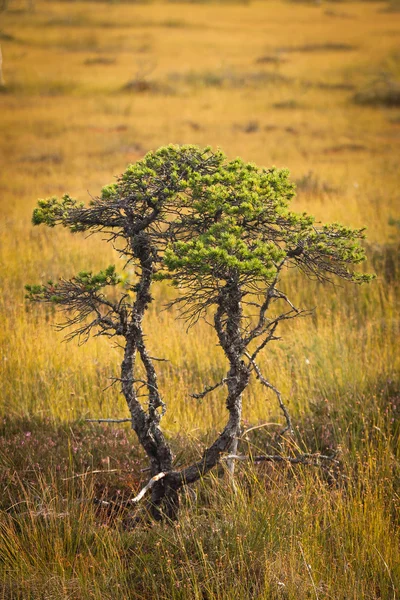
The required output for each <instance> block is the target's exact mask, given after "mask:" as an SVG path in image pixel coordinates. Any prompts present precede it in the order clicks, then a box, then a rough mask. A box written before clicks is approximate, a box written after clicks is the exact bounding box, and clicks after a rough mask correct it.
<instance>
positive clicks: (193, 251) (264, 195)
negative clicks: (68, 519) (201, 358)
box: [27, 146, 371, 518]
mask: <svg viewBox="0 0 400 600" xmlns="http://www.w3.org/2000/svg"><path fill="white" fill-rule="evenodd" d="M294 194H295V190H294V185H293V184H292V183H291V182H290V181H289V173H288V171H287V170H286V169H277V168H275V167H273V168H270V169H264V168H259V167H257V166H256V165H254V164H252V163H245V162H244V161H242V160H241V159H239V158H237V159H234V160H228V159H227V158H226V156H225V155H224V154H223V153H222V152H220V151H213V150H211V149H210V148H204V149H202V148H198V147H196V146H167V147H163V148H160V149H159V150H157V151H156V152H150V153H148V154H147V155H146V156H145V157H144V158H143V159H142V160H141V161H139V162H137V163H136V164H132V165H129V166H128V168H127V169H126V171H125V172H124V173H123V174H122V175H121V176H120V177H119V178H118V179H117V181H116V182H115V183H113V184H111V185H108V186H106V187H104V188H103V189H102V191H101V194H100V196H99V197H98V198H96V199H94V200H92V201H91V202H90V203H89V205H88V206H84V205H83V204H82V203H80V202H78V201H76V200H74V199H72V198H71V197H70V196H68V195H65V196H63V197H62V198H61V199H57V198H50V199H47V200H39V201H38V205H37V207H36V209H35V210H34V213H33V223H34V225H39V224H45V225H47V226H49V227H54V226H56V225H62V226H64V227H67V228H69V229H70V231H71V232H79V231H87V232H91V233H93V232H100V233H102V234H103V237H104V235H105V236H106V238H107V239H108V241H110V242H111V243H113V244H114V245H115V247H116V248H117V249H118V251H119V252H120V253H121V255H122V256H123V257H124V259H125V261H126V262H127V263H128V264H132V265H134V266H135V272H136V273H137V277H136V278H135V279H134V280H130V279H129V278H128V277H126V276H124V275H118V274H117V273H116V270H115V267H114V266H109V267H107V268H106V269H105V270H103V271H101V272H99V273H92V272H90V271H87V272H80V273H78V274H77V275H76V276H75V277H72V278H71V279H69V280H64V279H61V280H59V281H58V282H55V283H54V282H52V281H49V282H48V283H47V284H45V285H31V286H27V296H28V298H29V299H30V300H33V301H38V302H50V303H55V304H57V305H59V306H60V307H61V308H62V309H64V310H65V314H66V321H65V322H64V323H63V324H62V325H61V328H64V327H70V326H72V331H71V333H70V334H69V337H74V336H76V335H78V336H79V337H80V339H81V341H86V340H87V338H88V337H89V335H90V334H92V333H93V334H94V335H106V336H109V337H111V336H119V338H121V340H122V345H123V348H124V355H123V359H122V363H121V377H120V382H121V389H122V393H123V394H124V396H125V398H126V401H127V404H128V407H129V409H130V413H131V418H132V427H133V429H134V430H135V432H136V434H137V435H138V438H139V440H140V443H141V444H142V445H143V447H144V449H145V450H146V452H147V455H148V457H149V460H150V463H151V476H152V486H151V489H152V498H151V510H152V513H153V515H154V517H155V518H161V516H162V515H164V514H167V516H170V517H171V518H172V517H174V516H176V512H177V507H178V503H179V496H178V490H179V489H180V488H181V487H182V486H183V485H186V484H188V483H191V482H193V481H195V480H196V479H198V478H199V477H201V476H202V475H203V474H205V473H206V472H207V471H208V470H209V469H211V468H213V467H214V466H215V465H216V464H217V463H218V462H219V461H220V460H221V458H222V456H223V454H224V453H226V452H235V451H236V443H237V438H238V436H239V434H240V420H241V406H242V395H243V392H244V390H245V389H246V387H247V385H248V383H249V380H250V377H251V375H252V374H254V375H255V376H256V377H257V378H258V379H259V380H260V382H261V383H263V384H264V385H265V386H266V387H269V388H270V389H272V390H273V391H274V392H275V393H276V395H277V398H278V401H279V404H280V406H281V408H282V411H283V414H284V416H285V420H286V426H285V428H284V429H285V430H286V431H287V430H288V429H291V422H290V417H289V414H288V412H287V410H286V407H285V405H284V403H283V401H282V398H281V395H280V393H279V391H278V390H276V388H275V387H274V386H273V385H272V384H271V383H270V382H269V381H267V380H266V379H265V377H264V376H263V375H262V373H261V371H260V369H259V367H258V365H257V363H256V358H257V355H258V354H259V352H261V351H262V350H264V349H265V347H266V346H267V344H268V343H269V342H271V341H273V340H276V339H278V338H277V337H276V335H275V333H276V329H277V327H278V325H279V323H280V322H282V321H285V320H289V319H293V318H296V317H298V316H300V315H302V314H306V313H305V311H301V310H299V309H298V308H296V307H295V306H294V305H293V303H292V302H291V301H290V299H289V298H288V296H287V295H286V294H284V293H283V292H282V290H280V289H279V287H278V286H279V282H280V279H281V276H282V274H283V272H284V270H287V269H291V268H294V269H297V270H299V271H301V272H303V273H304V275H305V276H307V277H311V278H315V279H317V280H319V281H321V282H324V281H332V280H334V279H335V278H340V279H343V280H347V281H349V282H353V283H363V282H366V281H369V280H370V279H371V276H370V275H365V274H362V273H359V272H357V271H356V270H355V267H356V266H357V265H358V264H359V263H360V262H361V261H363V260H364V258H365V256H364V252H363V249H362V246H361V245H360V240H362V239H363V237H364V232H363V230H362V229H349V228H347V227H344V226H342V225H340V224H337V223H335V224H331V225H322V226H321V225H319V224H317V223H315V220H314V218H313V217H312V216H310V215H307V214H305V213H303V214H298V213H295V212H292V211H291V210H290V209H289V205H290V201H291V199H292V198H293V196H294ZM157 281H168V282H170V283H171V284H172V285H173V286H174V287H175V288H176V289H177V292H176V296H175V299H174V300H173V301H172V303H174V304H177V306H178V307H179V309H180V311H181V315H182V316H183V317H184V318H186V319H187V320H188V323H189V325H192V324H194V323H195V322H196V321H197V320H198V319H199V318H201V317H204V316H205V315H206V314H207V315H210V314H211V315H213V318H214V321H213V324H214V328H215V331H216V334H217V337H218V342H219V344H220V345H221V347H222V349H223V351H224V353H225V356H226V359H227V362H228V370H227V374H226V377H224V379H223V380H222V381H221V382H217V383H216V384H214V385H211V386H207V387H206V388H205V390H204V391H203V392H200V393H198V394H194V395H195V397H202V396H204V395H205V394H206V393H210V392H211V391H213V390H214V389H216V387H218V386H219V385H225V386H226V387H227V398H226V407H227V410H228V421H227V424H226V427H225V428H224V430H223V431H222V432H221V434H220V435H219V436H218V437H217V438H216V440H215V441H214V443H213V444H212V445H211V446H210V447H209V448H206V450H205V451H204V454H203V456H202V457H201V458H200V459H199V461H198V462H197V463H195V464H193V465H190V466H187V467H185V468H183V469H182V470H180V471H178V470H176V469H174V468H173V455H172V452H171V449H170V446H169V443H168V441H167V440H166V438H165V436H164V435H163V433H162V430H161V428H160V419H161V417H162V415H163V413H164V411H165V408H166V406H165V403H164V401H163V399H162V398H161V394H160V391H159V388H158V383H157V373H156V369H155V365H154V360H153V359H152V358H151V355H150V353H149V351H148V348H147V343H148V342H147V340H146V338H145V334H144V330H143V317H144V314H145V311H146V309H147V308H148V305H149V303H150V302H151V301H152V295H151V288H152V286H153V285H154V284H156V282H157ZM110 287H112V288H114V293H113V294H112V295H110V296H108V295H107V288H110ZM116 289H120V296H119V298H118V299H117V300H115V290H116ZM247 306H250V307H251V313H252V316H250V314H249V313H250V311H248V310H247ZM138 358H139V359H140V360H141V362H142V363H143V366H144V369H145V372H146V378H145V380H139V379H137V376H136V372H137V360H138ZM143 386H144V387H145V388H146V389H147V395H148V402H147V404H146V405H144V404H142V403H141V402H140V400H139V393H138V391H139V388H143Z"/></svg>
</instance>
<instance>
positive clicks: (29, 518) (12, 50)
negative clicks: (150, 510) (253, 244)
mask: <svg viewBox="0 0 400 600" xmlns="http://www.w3.org/2000/svg"><path fill="white" fill-rule="evenodd" d="M27 8H30V7H27V5H26V4H25V3H21V4H19V3H17V2H15V3H12V2H10V3H9V6H8V8H7V10H6V11H5V12H3V13H1V14H0V23H1V25H0V44H1V49H2V57H3V63H2V67H3V73H2V76H3V81H2V88H1V94H0V107H1V122H2V138H1V142H0V143H1V148H2V169H1V171H0V187H1V201H2V223H1V238H0V239H1V244H0V253H1V260H0V272H1V280H2V295H1V299H0V310H1V312H2V329H1V332H0V338H1V347H2V355H1V362H0V372H1V378H2V395H1V406H2V424H1V433H2V435H1V438H0V457H1V475H0V476H1V488H0V489H1V492H0V502H1V510H2V512H1V522H0V531H1V540H2V543H1V546H0V556H1V561H0V564H1V567H0V568H1V573H2V576H1V582H2V583H1V593H2V596H1V597H3V598H27V597H30V598H57V599H58V598H77V599H81V598H110V599H111V598H113V599H114V598H138V599H139V598H148V597H155V598H165V599H167V598H187V599H189V598H190V599H191V598H198V599H200V598H201V599H204V598H209V599H211V598H226V599H230V598H232V597H237V598H243V599H248V598H260V599H269V598H293V599H294V598H307V597H312V598H319V599H322V598H326V599H328V598H335V599H336V598H337V599H341V598H342V599H343V600H344V599H346V600H347V599H348V598H357V599H358V598H368V599H371V600H372V599H373V600H377V599H386V598H393V599H394V598H396V597H397V589H398V586H399V580H400V558H399V551H398V548H399V541H400V540H399V529H398V525H399V513H398V511H399V487H398V484H399V459H400V452H399V450H400V449H399V411H400V392H399V356H398V350H397V346H398V337H399V313H398V300H397V298H398V277H399V272H398V252H399V235H400V232H399V221H400V216H399V209H398V207H399V192H398V183H399V182H398V160H397V157H398V154H399V146H400V144H399V139H400V138H399V124H400V113H399V108H398V81H399V69H400V67H399V64H400V61H399V55H398V49H397V47H396V41H397V37H396V36H398V34H399V30H400V22H399V17H398V14H397V12H396V5H395V3H390V4H389V3H386V2H378V3H369V2H368V3H351V2H349V3H347V2H343V3H340V4H336V3H335V4H330V3H322V4H320V5H310V4H302V3H298V2H296V3H285V2H265V3H254V4H253V3H251V4H243V5H241V4H229V5H227V4H225V3H224V4H221V5H220V4H214V3H210V4H207V3H205V4H200V5H197V4H174V3H166V4H161V3H160V4H158V3H157V4H148V5H139V4H138V5H134V4H108V3H107V4H101V3H96V4H92V3H81V2H74V3H65V2H36V3H35V6H34V8H35V10H34V11H33V12H32V11H30V10H27ZM316 24H317V25H318V26H316ZM183 48H184V51H182V49H183ZM169 143H174V144H192V143H193V144H197V145H199V146H202V147H204V146H206V145H207V144H211V145H212V146H213V147H217V146H221V147H222V148H223V149H224V150H225V152H226V153H227V155H228V156H229V158H230V159H234V158H235V157H236V156H238V155H240V156H241V157H243V158H244V159H245V160H246V161H254V162H256V163H257V164H260V165H265V166H266V167H270V166H271V165H276V166H277V167H278V168H282V167H289V168H290V171H291V173H292V178H293V179H294V180H295V181H296V182H297V196H296V197H295V198H294V200H293V202H292V208H293V210H295V211H296V212H297V213H300V214H301V213H302V212H303V211H306V212H307V213H311V214H314V215H316V217H317V220H319V221H322V222H337V221H340V222H342V223H344V224H345V225H346V226H348V227H350V228H361V227H363V226H367V228H368V242H367V243H365V250H366V253H367V257H368V259H369V261H368V263H367V266H366V272H367V271H369V272H371V271H375V272H376V273H377V279H376V280H375V281H374V282H372V283H371V284H370V285H368V286H349V285H347V284H346V283H345V284H343V287H336V288H333V287H331V286H328V287H327V286H321V285H320V284H319V283H318V282H315V281H311V280H304V279H303V278H301V277H299V276H297V275H296V274H295V273H290V275H291V280H292V282H293V281H294V293H293V295H292V296H291V298H290V300H291V302H293V304H294V305H295V306H306V307H310V305H311V307H314V306H315V310H314V311H313V312H312V315H311V317H310V318H309V319H298V320H296V325H295V326H293V327H292V326H291V327H288V326H287V324H285V323H283V324H282V331H281V334H280V335H281V336H282V340H281V341H280V342H279V343H275V345H273V346H271V345H270V347H269V349H268V352H266V353H265V355H264V357H263V358H261V357H260V360H259V364H260V368H262V369H263V371H264V372H266V373H267V374H268V380H269V381H271V382H273V384H274V385H276V386H277V388H278V389H280V390H281V392H282V394H283V397H284V398H285V401H286V402H287V404H288V407H289V409H290V411H291V416H292V420H293V426H294V430H295V434H294V436H293V437H292V438H290V437H288V438H287V440H286V441H285V440H282V439H280V438H279V436H278V437H277V434H278V433H279V431H280V428H281V427H282V415H281V413H280V410H279V406H278V404H277V402H276V398H275V395H274V393H273V391H272V390H271V391H270V392H268V391H267V390H264V389H263V388H262V387H261V388H260V387H258V385H256V384H250V388H249V393H248V396H247V401H246V403H245V404H244V406H243V427H242V433H241V439H240V440H239V452H243V453H244V452H246V453H249V454H251V455H253V456H256V455H259V454H263V453H266V454H270V453H274V454H276V453H278V454H282V455H286V456H295V455H297V454H300V453H306V452H308V453H324V454H329V455H330V456H332V455H335V458H336V459H337V461H338V462H333V461H331V462H330V463H329V464H320V465H318V466H309V465H291V464H289V463H286V462H284V463H283V464H277V463H262V464H252V463H251V461H250V463H248V462H246V463H243V464H242V463H240V464H239V465H238V466H237V468H236V473H235V489H232V484H231V482H230V479H229V477H222V476H221V475H222V473H215V474H209V475H207V477H205V478H204V479H203V480H202V481H200V482H198V483H197V484H196V486H195V488H194V490H193V494H192V493H190V494H189V493H187V494H184V495H183V496H182V498H181V501H182V510H181V516H180V519H179V521H178V523H177V524H176V525H172V526H171V525H167V524H165V523H161V524H159V523H158V524H155V525H153V526H150V527H149V526H148V525H146V524H145V523H143V524H142V525H137V526H136V527H134V528H132V529H131V530H130V531H127V530H125V529H124V528H123V527H121V523H123V522H124V519H126V511H125V510H124V508H123V507H122V505H123V501H124V500H127V499H129V498H132V496H134V495H135V494H136V493H137V492H138V491H139V490H140V489H141V487H142V486H143V485H144V484H145V483H146V481H147V480H148V477H149V475H148V472H147V471H143V469H147V468H148V466H149V464H148V461H147V459H146V457H145V456H144V454H143V453H142V452H141V450H140V448H139V447H138V445H137V442H136V439H135V438H134V436H133V434H132V433H131V431H130V429H129V424H128V425H126V426H125V425H123V424H121V425H118V424H114V425H110V424H106V425H104V424H92V423H87V422H86V421H85V419H87V418H97V417H103V418H117V417H118V418H127V417H128V416H129V415H128V411H127V407H126V403H125V401H124V399H123V398H122V397H121V394H120V391H119V389H118V386H111V387H110V388H109V389H107V390H105V389H104V388H105V387H106V386H107V383H106V384H105V381H106V382H107V378H112V377H119V371H118V369H119V362H120V350H119V348H118V347H115V348H114V347H110V345H109V344H108V343H107V340H103V339H101V338H99V339H95V340H91V341H90V342H89V343H88V344H86V345H84V346H82V347H78V346H77V344H75V343H74V342H73V341H72V342H71V343H68V344H61V343H60V336H59V334H58V333H57V332H56V331H54V330H53V329H52V328H51V327H49V325H51V324H53V323H55V322H56V318H57V317H56V314H55V312H54V311H53V309H52V307H51V306H50V307H46V306H43V307H41V306H39V307H37V306H31V305H29V304H27V303H26V302H25V300H24V285H25V283H27V282H32V283H33V282H36V281H38V280H41V281H44V282H45V281H48V280H52V281H57V278H58V276H59V275H60V274H63V275H64V276H65V277H66V278H69V277H73V275H74V274H75V273H77V272H82V271H88V270H90V271H92V273H96V272H99V271H101V270H102V269H103V268H104V265H106V264H115V265H116V268H117V270H119V271H120V270H122V268H123V265H124V263H123V261H122V260H121V258H120V257H119V255H118V252H116V251H114V250H112V248H110V247H107V246H108V245H107V244H104V243H102V241H101V239H96V238H95V237H89V238H85V233H84V232H77V233H76V234H75V235H74V236H71V235H69V233H68V232H66V231H63V230H62V229H59V228H57V229H56V230H54V231H50V230H48V229H46V228H32V226H31V222H30V215H31V213H32V209H33V207H34V206H35V204H36V199H37V198H46V197H49V196H52V195H54V194H56V195H58V196H62V195H63V194H65V193H66V192H67V191H68V192H69V193H70V194H71V196H73V197H77V198H79V200H80V201H83V202H85V203H87V201H88V200H90V195H92V196H94V197H95V196H98V195H99V193H100V190H101V187H102V186H103V185H104V182H106V181H112V180H113V177H114V176H116V175H117V174H118V173H121V172H123V171H124V169H125V168H126V165H127V164H128V163H134V162H136V161H137V160H139V159H141V158H142V157H143V156H144V155H145V154H146V152H147V151H148V150H151V149H154V148H157V147H159V146H163V145H166V144H169ZM134 276H135V274H134V272H131V273H130V272H129V268H128V270H127V273H126V277H127V278H128V280H129V278H130V277H131V278H132V277H134ZM282 283H283V285H284V286H285V285H286V284H287V281H286V280H285V278H284V280H283V282H282ZM292 285H293V283H292ZM285 289H286V288H285ZM174 294H175V292H173V291H172V292H171V291H170V290H169V288H168V286H167V284H165V283H160V284H159V285H158V291H155V296H156V298H155V302H154V303H152V304H151V305H150V308H149V310H148V314H147V316H146V318H145V321H144V323H145V326H146V331H147V338H146V342H147V343H148V345H149V348H150V349H151V353H152V355H153V356H162V357H165V358H167V359H168V362H166V363H162V364H161V365H160V366H161V369H160V376H159V380H158V383H159V387H160V390H161V393H162V395H163V396H164V397H168V399H169V406H168V408H169V410H168V412H167V413H166V415H165V417H164V429H165V434H166V437H167V439H168V440H169V441H170V443H171V446H172V450H173V453H174V455H175V460H174V468H176V469H181V468H182V467H184V466H185V465H188V464H190V463H191V462H195V461H196V460H198V458H199V457H200V456H201V454H202V452H203V451H204V448H206V447H207V445H209V443H210V442H211V440H212V437H213V436H214V435H216V434H218V432H219V431H221V428H222V427H223V423H224V421H225V409H224V395H223V389H220V388H218V389H216V390H215V391H214V392H212V393H210V394H208V395H207V396H205V397H204V398H197V399H196V398H193V397H191V396H190V394H192V393H193V392H196V391H198V390H202V389H203V388H204V384H207V383H208V382H212V381H220V380H221V379H223V378H224V376H225V366H224V361H223V354H222V352H221V348H219V347H217V346H216V345H215V338H214V337H213V332H212V330H211V328H210V327H209V326H207V324H206V323H202V322H199V323H197V324H196V325H195V326H194V328H193V329H192V332H191V335H187V334H186V327H185V326H184V324H183V323H182V321H179V320H176V319H175V318H174V317H175V316H177V308H176V307H174V306H171V307H170V308H167V309H165V310H164V311H162V312H160V311H159V310H156V308H155V307H156V306H159V304H160V303H164V304H166V303H168V301H171V300H173V299H174V298H175V295H174ZM110 383H112V380H110ZM277 440H279V444H280V445H278V446H277V443H278V442H277ZM95 498H96V499H97V500H102V501H106V502H108V503H109V504H108V505H107V506H105V505H104V504H101V503H100V504H95V502H94V501H93V500H94V499H95Z"/></svg>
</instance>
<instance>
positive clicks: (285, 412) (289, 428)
mask: <svg viewBox="0 0 400 600" xmlns="http://www.w3.org/2000/svg"><path fill="white" fill-rule="evenodd" d="M244 354H245V356H247V358H248V359H249V361H250V363H251V365H252V366H253V368H254V370H255V372H256V376H257V379H258V380H259V381H260V382H261V383H262V385H264V386H265V387H267V388H268V389H270V390H272V391H273V392H274V394H275V395H276V397H277V399H278V403H279V407H280V409H281V411H282V412H283V415H284V417H285V419H286V427H285V428H284V429H282V431H281V432H280V434H281V435H283V434H284V433H286V432H287V431H289V432H290V433H291V434H293V433H294V430H293V426H292V421H291V418H290V415H289V411H288V409H287V408H286V406H285V404H284V403H283V400H282V395H281V393H280V391H279V390H278V389H277V388H276V387H275V386H274V385H272V383H270V382H269V381H267V379H265V377H263V375H262V373H261V371H260V368H259V366H258V365H257V363H256V362H255V360H254V359H253V357H252V356H251V355H250V354H249V353H248V352H245V353H244Z"/></svg>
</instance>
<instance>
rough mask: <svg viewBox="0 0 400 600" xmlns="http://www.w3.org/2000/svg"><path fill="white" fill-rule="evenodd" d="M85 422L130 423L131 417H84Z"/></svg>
mask: <svg viewBox="0 0 400 600" xmlns="http://www.w3.org/2000/svg"><path fill="white" fill-rule="evenodd" d="M85 421H86V423H132V419H85Z"/></svg>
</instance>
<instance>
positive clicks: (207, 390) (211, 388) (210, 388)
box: [190, 377, 227, 400]
mask: <svg viewBox="0 0 400 600" xmlns="http://www.w3.org/2000/svg"><path fill="white" fill-rule="evenodd" d="M226 382H227V378H226V377H224V378H223V379H221V381H219V382H218V383H216V384H215V385H208V386H206V387H205V388H204V390H203V391H202V392H199V393H198V394H190V397H191V398H196V400H201V398H204V396H207V394H209V393H210V392H213V391H214V390H216V389H217V388H219V387H221V386H222V385H224V384H225V383H226Z"/></svg>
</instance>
